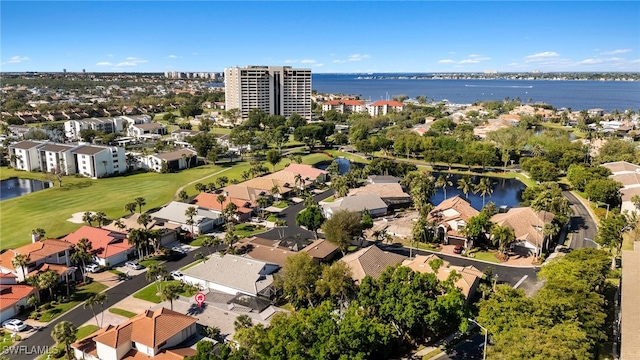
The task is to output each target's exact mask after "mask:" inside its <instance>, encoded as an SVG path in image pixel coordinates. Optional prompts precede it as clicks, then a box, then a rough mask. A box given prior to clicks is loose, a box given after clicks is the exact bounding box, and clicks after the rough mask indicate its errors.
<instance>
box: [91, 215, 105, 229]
mask: <svg viewBox="0 0 640 360" xmlns="http://www.w3.org/2000/svg"><path fill="white" fill-rule="evenodd" d="M93 219H94V220H95V221H96V222H97V223H98V227H99V228H101V227H102V225H103V224H104V222H105V221H106V220H107V215H106V214H105V213H103V212H102V211H98V212H97V213H96V214H95V215H94V217H93Z"/></svg>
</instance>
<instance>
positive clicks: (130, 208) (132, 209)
mask: <svg viewBox="0 0 640 360" xmlns="http://www.w3.org/2000/svg"><path fill="white" fill-rule="evenodd" d="M137 207H138V204H136V203H134V202H131V203H127V204H125V205H124V209H125V211H128V212H130V213H131V214H133V213H134V212H136V208H137Z"/></svg>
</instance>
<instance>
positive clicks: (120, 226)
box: [114, 219, 127, 231]
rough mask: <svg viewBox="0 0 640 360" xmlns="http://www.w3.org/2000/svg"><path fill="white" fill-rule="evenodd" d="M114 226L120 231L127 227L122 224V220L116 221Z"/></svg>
mask: <svg viewBox="0 0 640 360" xmlns="http://www.w3.org/2000/svg"><path fill="white" fill-rule="evenodd" d="M114 225H115V226H116V227H117V228H118V230H120V231H122V230H124V229H125V228H126V227H127V226H126V225H125V224H124V223H123V222H122V220H120V219H118V220H116V221H115V222H114Z"/></svg>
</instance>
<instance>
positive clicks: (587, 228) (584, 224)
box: [562, 191, 598, 250]
mask: <svg viewBox="0 0 640 360" xmlns="http://www.w3.org/2000/svg"><path fill="white" fill-rule="evenodd" d="M562 195H563V196H564V197H566V198H567V199H569V202H570V203H571V209H573V216H571V220H570V226H571V232H570V233H569V234H568V236H569V237H570V242H569V247H570V248H571V249H574V250H575V249H580V248H583V247H591V248H596V247H598V246H597V244H596V243H595V242H593V241H590V240H595V237H596V233H597V226H596V222H595V221H594V220H593V218H592V217H591V213H590V212H589V210H588V209H587V208H586V207H585V206H584V204H583V203H582V202H581V201H580V200H579V199H578V198H576V196H575V195H573V193H571V191H563V192H562ZM585 239H589V240H585Z"/></svg>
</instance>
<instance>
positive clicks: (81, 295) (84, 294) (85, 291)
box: [38, 281, 107, 322]
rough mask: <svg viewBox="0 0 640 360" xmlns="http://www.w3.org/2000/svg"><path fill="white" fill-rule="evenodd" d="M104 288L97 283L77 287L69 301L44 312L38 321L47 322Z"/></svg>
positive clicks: (104, 287) (104, 286)
mask: <svg viewBox="0 0 640 360" xmlns="http://www.w3.org/2000/svg"><path fill="white" fill-rule="evenodd" d="M106 288H107V286H106V285H103V284H101V283H99V282H97V281H94V282H92V283H91V284H89V285H85V286H82V287H79V288H78V289H76V291H75V292H74V293H73V294H71V301H69V302H66V303H61V304H58V305H55V306H53V307H52V308H51V309H48V310H45V311H44V312H43V313H42V315H41V316H40V319H38V321H41V322H49V321H51V320H53V319H55V318H56V317H58V316H60V315H62V314H64V313H65V312H67V311H69V310H71V309H72V308H74V307H75V306H76V305H78V304H80V303H83V302H84V301H85V300H87V299H88V298H89V297H91V296H93V295H94V294H97V293H99V292H101V291H102V290H104V289H106Z"/></svg>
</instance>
